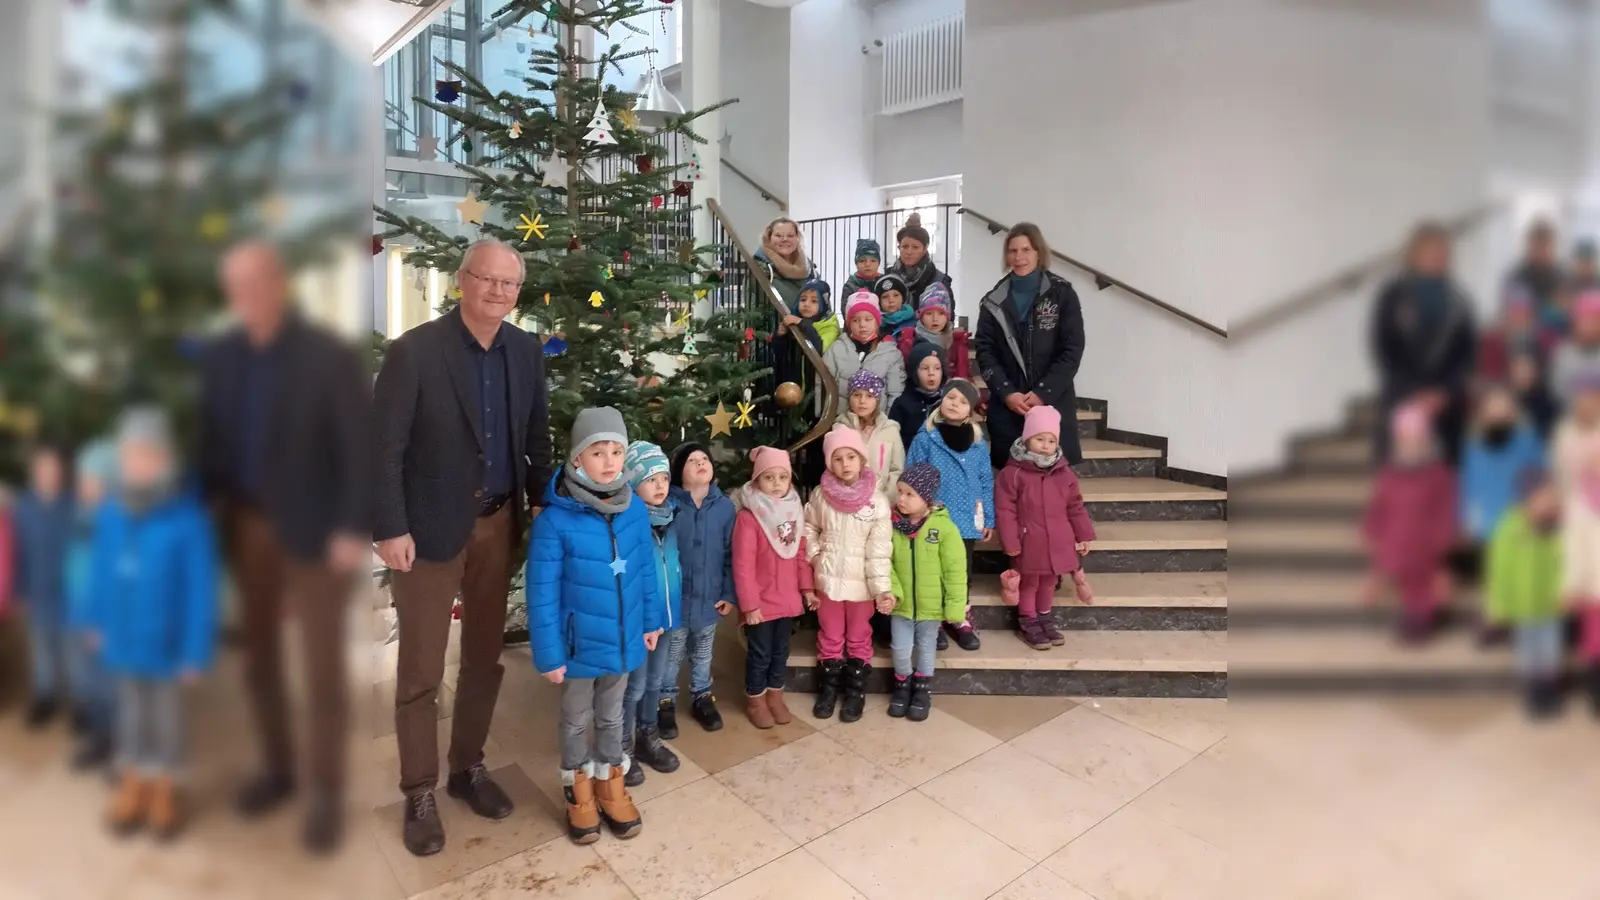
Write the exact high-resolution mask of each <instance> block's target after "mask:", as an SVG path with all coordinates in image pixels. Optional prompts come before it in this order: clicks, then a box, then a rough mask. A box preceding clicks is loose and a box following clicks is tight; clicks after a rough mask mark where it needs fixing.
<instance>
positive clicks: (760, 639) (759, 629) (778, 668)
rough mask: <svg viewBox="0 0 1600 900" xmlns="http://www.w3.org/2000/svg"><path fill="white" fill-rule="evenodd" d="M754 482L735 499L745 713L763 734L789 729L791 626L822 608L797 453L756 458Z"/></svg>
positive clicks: (768, 451)
mask: <svg viewBox="0 0 1600 900" xmlns="http://www.w3.org/2000/svg"><path fill="white" fill-rule="evenodd" d="M750 460H751V462H752V463H753V468H752V469H751V472H750V476H751V477H750V483H749V484H746V485H745V486H744V487H742V488H740V489H739V491H738V492H737V495H736V497H735V499H736V500H737V501H738V504H739V515H738V518H736V519H734V522H733V590H734V594H735V595H736V596H737V597H738V599H739V615H740V617H741V618H742V619H743V621H744V636H745V645H746V655H745V667H744V692H745V713H746V715H748V716H749V717H750V722H751V724H753V725H755V726H756V727H757V728H771V727H772V726H773V725H787V724H789V722H790V721H791V719H790V715H789V708H788V706H787V705H785V704H784V702H783V676H784V673H785V672H786V671H787V670H788V668H789V626H790V625H791V624H792V623H793V622H794V617H795V616H798V615H800V611H801V609H802V608H803V607H802V606H801V598H802V597H805V598H807V599H809V600H811V601H812V605H813V606H814V605H815V601H816V594H815V592H814V587H813V585H812V580H811V564H810V563H808V562H806V541H805V506H804V505H803V504H802V503H801V502H800V494H799V493H797V492H796V491H795V489H794V484H793V481H794V474H793V471H792V469H791V468H790V465H789V454H788V453H785V452H784V451H782V450H779V449H777V448H774V447H757V448H756V449H754V450H752V451H751V452H750Z"/></svg>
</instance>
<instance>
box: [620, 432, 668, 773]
mask: <svg viewBox="0 0 1600 900" xmlns="http://www.w3.org/2000/svg"><path fill="white" fill-rule="evenodd" d="M624 463H625V466H626V468H625V469H624V472H625V473H626V474H627V477H628V484H629V485H630V486H631V487H632V488H633V495H634V496H635V497H637V498H638V499H639V500H641V501H643V502H644V508H645V509H646V510H647V511H648V512H649V513H650V533H651V536H652V537H653V538H654V540H655V555H656V577H657V578H658V579H659V580H660V582H661V609H662V614H663V616H664V622H665V632H664V633H663V634H662V636H661V639H660V640H659V641H657V642H656V647H655V649H654V650H651V651H650V656H649V659H648V660H647V661H646V662H645V664H644V665H642V666H640V667H639V668H637V669H634V670H633V671H632V672H630V673H628V692H627V694H625V695H624V696H623V701H622V702H623V709H622V749H623V750H624V751H625V752H631V753H632V754H633V758H634V760H636V761H637V762H642V763H644V764H645V766H649V767H650V768H652V769H655V770H656V771H657V772H676V771H678V757H677V755H676V754H674V753H673V752H672V750H671V749H669V748H668V747H667V745H666V744H664V743H662V742H661V731H660V729H659V728H658V727H657V725H658V714H659V712H660V709H661V706H660V700H661V684H662V682H663V680H665V677H666V673H667V663H668V662H669V661H670V660H671V657H672V641H673V638H674V637H675V636H676V635H680V634H682V633H683V610H682V608H681V607H682V597H683V569H682V568H681V567H680V565H679V562H678V535H677V533H676V532H675V531H673V528H672V519H673V514H674V513H675V511H676V510H675V509H674V507H675V506H676V504H675V503H674V502H673V501H672V498H670V497H669V496H668V492H669V491H670V489H671V487H672V486H671V483H670V482H669V481H668V479H669V478H670V477H671V472H670V467H669V466H668V464H667V454H665V453H663V452H662V451H661V448H660V447H658V446H656V445H655V444H652V443H650V442H649V441H634V442H633V443H631V444H629V445H628V452H627V454H626V456H625V457H624ZM622 783H623V784H625V785H626V786H628V787H637V786H639V785H641V784H644V766H639V765H633V766H629V767H628V772H627V774H626V775H625V776H624V777H623V779H622Z"/></svg>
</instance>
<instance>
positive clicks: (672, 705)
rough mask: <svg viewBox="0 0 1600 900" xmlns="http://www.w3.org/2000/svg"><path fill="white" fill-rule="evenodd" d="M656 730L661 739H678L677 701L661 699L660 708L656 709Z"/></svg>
mask: <svg viewBox="0 0 1600 900" xmlns="http://www.w3.org/2000/svg"><path fill="white" fill-rule="evenodd" d="M656 730H657V731H659V732H661V739H662V740H665V741H675V740H677V739H678V701H676V700H663V701H661V708H660V709H658V710H657V711H656Z"/></svg>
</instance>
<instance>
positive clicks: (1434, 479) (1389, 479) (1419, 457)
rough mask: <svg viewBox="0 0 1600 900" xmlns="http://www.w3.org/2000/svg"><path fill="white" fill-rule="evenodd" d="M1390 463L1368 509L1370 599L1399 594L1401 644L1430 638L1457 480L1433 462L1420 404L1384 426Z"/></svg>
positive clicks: (1442, 588) (1435, 455)
mask: <svg viewBox="0 0 1600 900" xmlns="http://www.w3.org/2000/svg"><path fill="white" fill-rule="evenodd" d="M1390 445H1391V448H1392V449H1391V451H1390V460H1389V462H1388V463H1387V464H1386V465H1384V467H1383V468H1382V470H1380V471H1379V473H1378V480H1377V484H1376V485H1374V487H1373V491H1372V500H1371V503H1370V505H1369V506H1368V508H1367V515H1366V523H1365V528H1364V532H1365V536H1366V540H1367V545H1368V547H1369V549H1370V550H1371V553H1372V565H1373V576H1374V577H1373V584H1372V588H1373V596H1372V597H1371V598H1370V599H1374V600H1375V599H1377V595H1378V594H1380V593H1381V591H1382V589H1383V588H1384V587H1385V586H1389V585H1392V586H1393V587H1395V588H1396V589H1397V590H1398V591H1399V594H1400V604H1401V610H1402V613H1401V625H1400V636H1401V639H1402V640H1404V641H1406V642H1407V643H1420V642H1423V641H1426V640H1427V639H1428V638H1430V637H1432V635H1433V631H1434V629H1435V627H1436V625H1437V621H1438V611H1439V608H1440V606H1441V605H1442V604H1443V602H1444V600H1445V596H1446V594H1447V592H1448V590H1449V587H1448V585H1449V575H1448V572H1447V570H1446V565H1447V562H1448V559H1449V554H1450V550H1451V548H1452V546H1453V545H1454V544H1455V536H1456V478H1455V473H1453V472H1452V471H1451V470H1450V468H1449V466H1447V465H1446V464H1445V463H1444V462H1442V461H1441V460H1440V458H1439V450H1438V445H1437V442H1436V440H1435V438H1434V435H1433V423H1432V421H1431V420H1430V418H1429V415H1428V412H1427V410H1426V409H1425V408H1424V407H1422V406H1421V405H1419V404H1415V403H1408V404H1403V405H1401V407H1400V408H1399V409H1397V410H1396V411H1395V413H1394V415H1393V417H1392V420H1391V425H1390Z"/></svg>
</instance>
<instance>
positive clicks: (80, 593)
mask: <svg viewBox="0 0 1600 900" xmlns="http://www.w3.org/2000/svg"><path fill="white" fill-rule="evenodd" d="M116 467H117V451H116V448H115V447H114V446H112V444H111V442H110V441H95V442H94V443H91V444H90V445H89V446H87V447H85V448H83V450H81V451H79V453H78V467H77V476H78V477H77V484H76V485H74V487H75V488H76V490H75V494H76V496H75V501H76V503H77V514H76V517H75V519H74V521H73V527H72V534H71V537H70V539H69V540H68V543H67V571H66V581H65V585H66V592H67V641H68V643H69V647H68V650H67V670H68V672H69V673H70V677H71V681H72V700H73V703H74V705H75V706H76V707H77V709H76V711H75V720H76V721H75V724H76V726H77V731H78V733H79V742H78V746H77V748H76V749H74V750H73V755H72V767H73V768H74V769H89V768H94V767H96V766H100V765H104V764H105V763H107V762H109V761H110V758H111V738H112V727H113V725H114V723H115V721H116V719H115V714H114V711H115V708H116V704H115V702H114V701H113V699H112V690H113V688H112V684H111V680H110V678H108V677H107V675H106V672H105V667H104V666H102V665H101V663H100V653H99V651H98V650H97V649H95V648H94V647H93V646H91V633H92V623H91V622H90V621H89V609H90V603H89V572H90V567H91V564H92V562H93V558H94V521H95V516H96V515H97V513H98V511H99V508H100V505H101V503H103V502H104V501H105V499H106V497H107V496H109V495H110V493H111V487H112V484H113V476H115V475H116Z"/></svg>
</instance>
